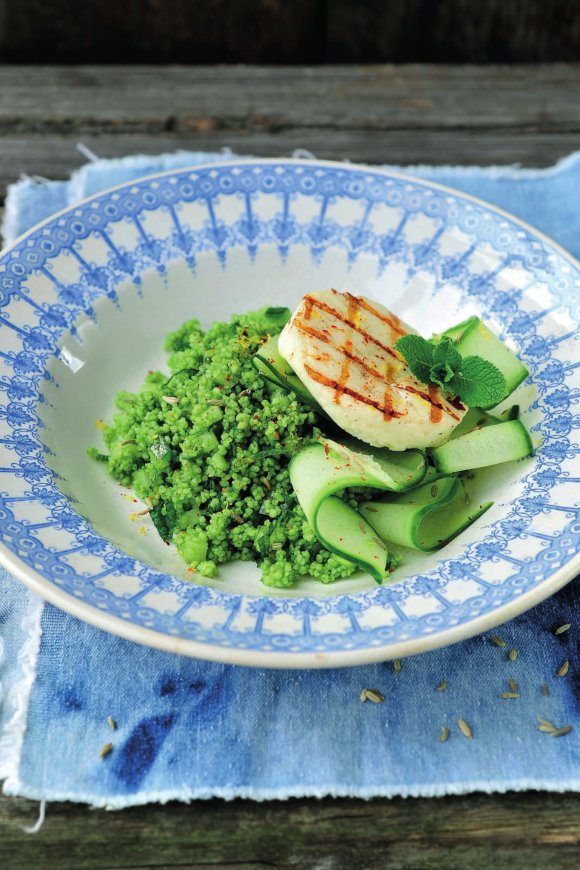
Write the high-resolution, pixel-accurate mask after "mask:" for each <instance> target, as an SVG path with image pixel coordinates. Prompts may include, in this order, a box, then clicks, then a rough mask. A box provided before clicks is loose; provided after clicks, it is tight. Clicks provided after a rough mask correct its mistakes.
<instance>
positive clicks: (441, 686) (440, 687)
mask: <svg viewBox="0 0 580 870" xmlns="http://www.w3.org/2000/svg"><path fill="white" fill-rule="evenodd" d="M448 685H449V683H448V682H447V680H441V682H440V683H439V685H438V686H435V691H436V692H444V691H445V689H446V688H447V686H448Z"/></svg>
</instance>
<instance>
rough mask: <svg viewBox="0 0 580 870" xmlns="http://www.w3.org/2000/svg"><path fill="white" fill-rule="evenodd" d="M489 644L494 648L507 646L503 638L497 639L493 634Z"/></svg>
mask: <svg viewBox="0 0 580 870" xmlns="http://www.w3.org/2000/svg"><path fill="white" fill-rule="evenodd" d="M491 642H492V643H494V644H495V645H496V646H501V647H504V646H507V643H506V642H505V640H504V639H503V638H501V637H499V636H498V635H497V634H494V635H493V636H492V638H491Z"/></svg>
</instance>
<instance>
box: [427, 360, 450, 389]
mask: <svg viewBox="0 0 580 870" xmlns="http://www.w3.org/2000/svg"><path fill="white" fill-rule="evenodd" d="M454 377H455V372H454V371H453V369H452V368H451V366H450V365H448V364H447V363H440V364H439V365H436V366H431V369H430V371H429V383H430V384H438V385H439V386H440V387H445V386H446V385H447V384H448V383H449V382H450V381H452V380H453V378H454Z"/></svg>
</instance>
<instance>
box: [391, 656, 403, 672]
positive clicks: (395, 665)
mask: <svg viewBox="0 0 580 870" xmlns="http://www.w3.org/2000/svg"><path fill="white" fill-rule="evenodd" d="M402 667H403V665H402V664H401V659H395V661H394V662H393V668H394V671H395V673H396V674H398V673H399V672H400V670H401V668H402Z"/></svg>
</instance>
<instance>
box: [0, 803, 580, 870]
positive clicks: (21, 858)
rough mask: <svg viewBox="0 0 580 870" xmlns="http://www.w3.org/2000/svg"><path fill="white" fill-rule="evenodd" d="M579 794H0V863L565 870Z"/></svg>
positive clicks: (578, 826)
mask: <svg viewBox="0 0 580 870" xmlns="http://www.w3.org/2000/svg"><path fill="white" fill-rule="evenodd" d="M579 810H580V797H578V796H575V795H551V794H544V795H542V794H532V793H529V794H519V795H514V794H509V795H496V796H487V795H472V796H470V797H452V798H445V799H432V800H424V799H411V798H409V799H406V800H404V799H394V800H390V801H389V800H375V801H372V802H365V801H360V800H346V799H338V800H323V801H314V800H291V801H285V802H266V803H260V804H255V803H252V802H250V801H232V802H223V801H207V802H204V801H196V802H194V803H193V804H191V805H189V806H187V805H181V804H169V805H166V806H163V807H159V806H148V807H143V808H134V809H130V810H124V811H123V812H120V813H111V812H105V811H101V810H96V811H89V810H88V809H86V808H84V807H79V806H76V805H74V804H50V805H49V807H48V809H47V816H46V821H45V823H44V826H43V828H42V830H41V831H40V833H38V834H36V835H28V834H25V833H23V832H22V830H21V826H22V825H30V824H31V823H33V822H34V821H35V820H36V816H37V813H38V804H34V803H32V802H31V801H25V800H23V799H8V798H0V858H1V859H3V866H5V867H6V868H10V870H30V868H31V867H35V868H38V870H42V868H48V867H58V868H59V870H68V868H75V870H84V868H111V870H113V868H114V870H121V868H133V870H137V868H173V867H191V868H196V867H226V866H227V867H232V868H249V867H253V868H259V870H262V868H267V867H281V868H283V867H288V868H301V870H308V868H312V870H314V868H317V870H353V868H364V870H375V868H376V870H385V868H389V870H407V868H409V870H411V868H412V870H438V868H441V870H465V868H467V867H469V868H470V870H484V868H485V870H487V868H490V870H491V868H493V870H497V868H503V867H510V870H534V868H540V867H541V868H546V867H549V868H550V870H570V868H571V867H574V866H576V864H577V859H578V855H579V854H580V851H579V850H580V812H579Z"/></svg>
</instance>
